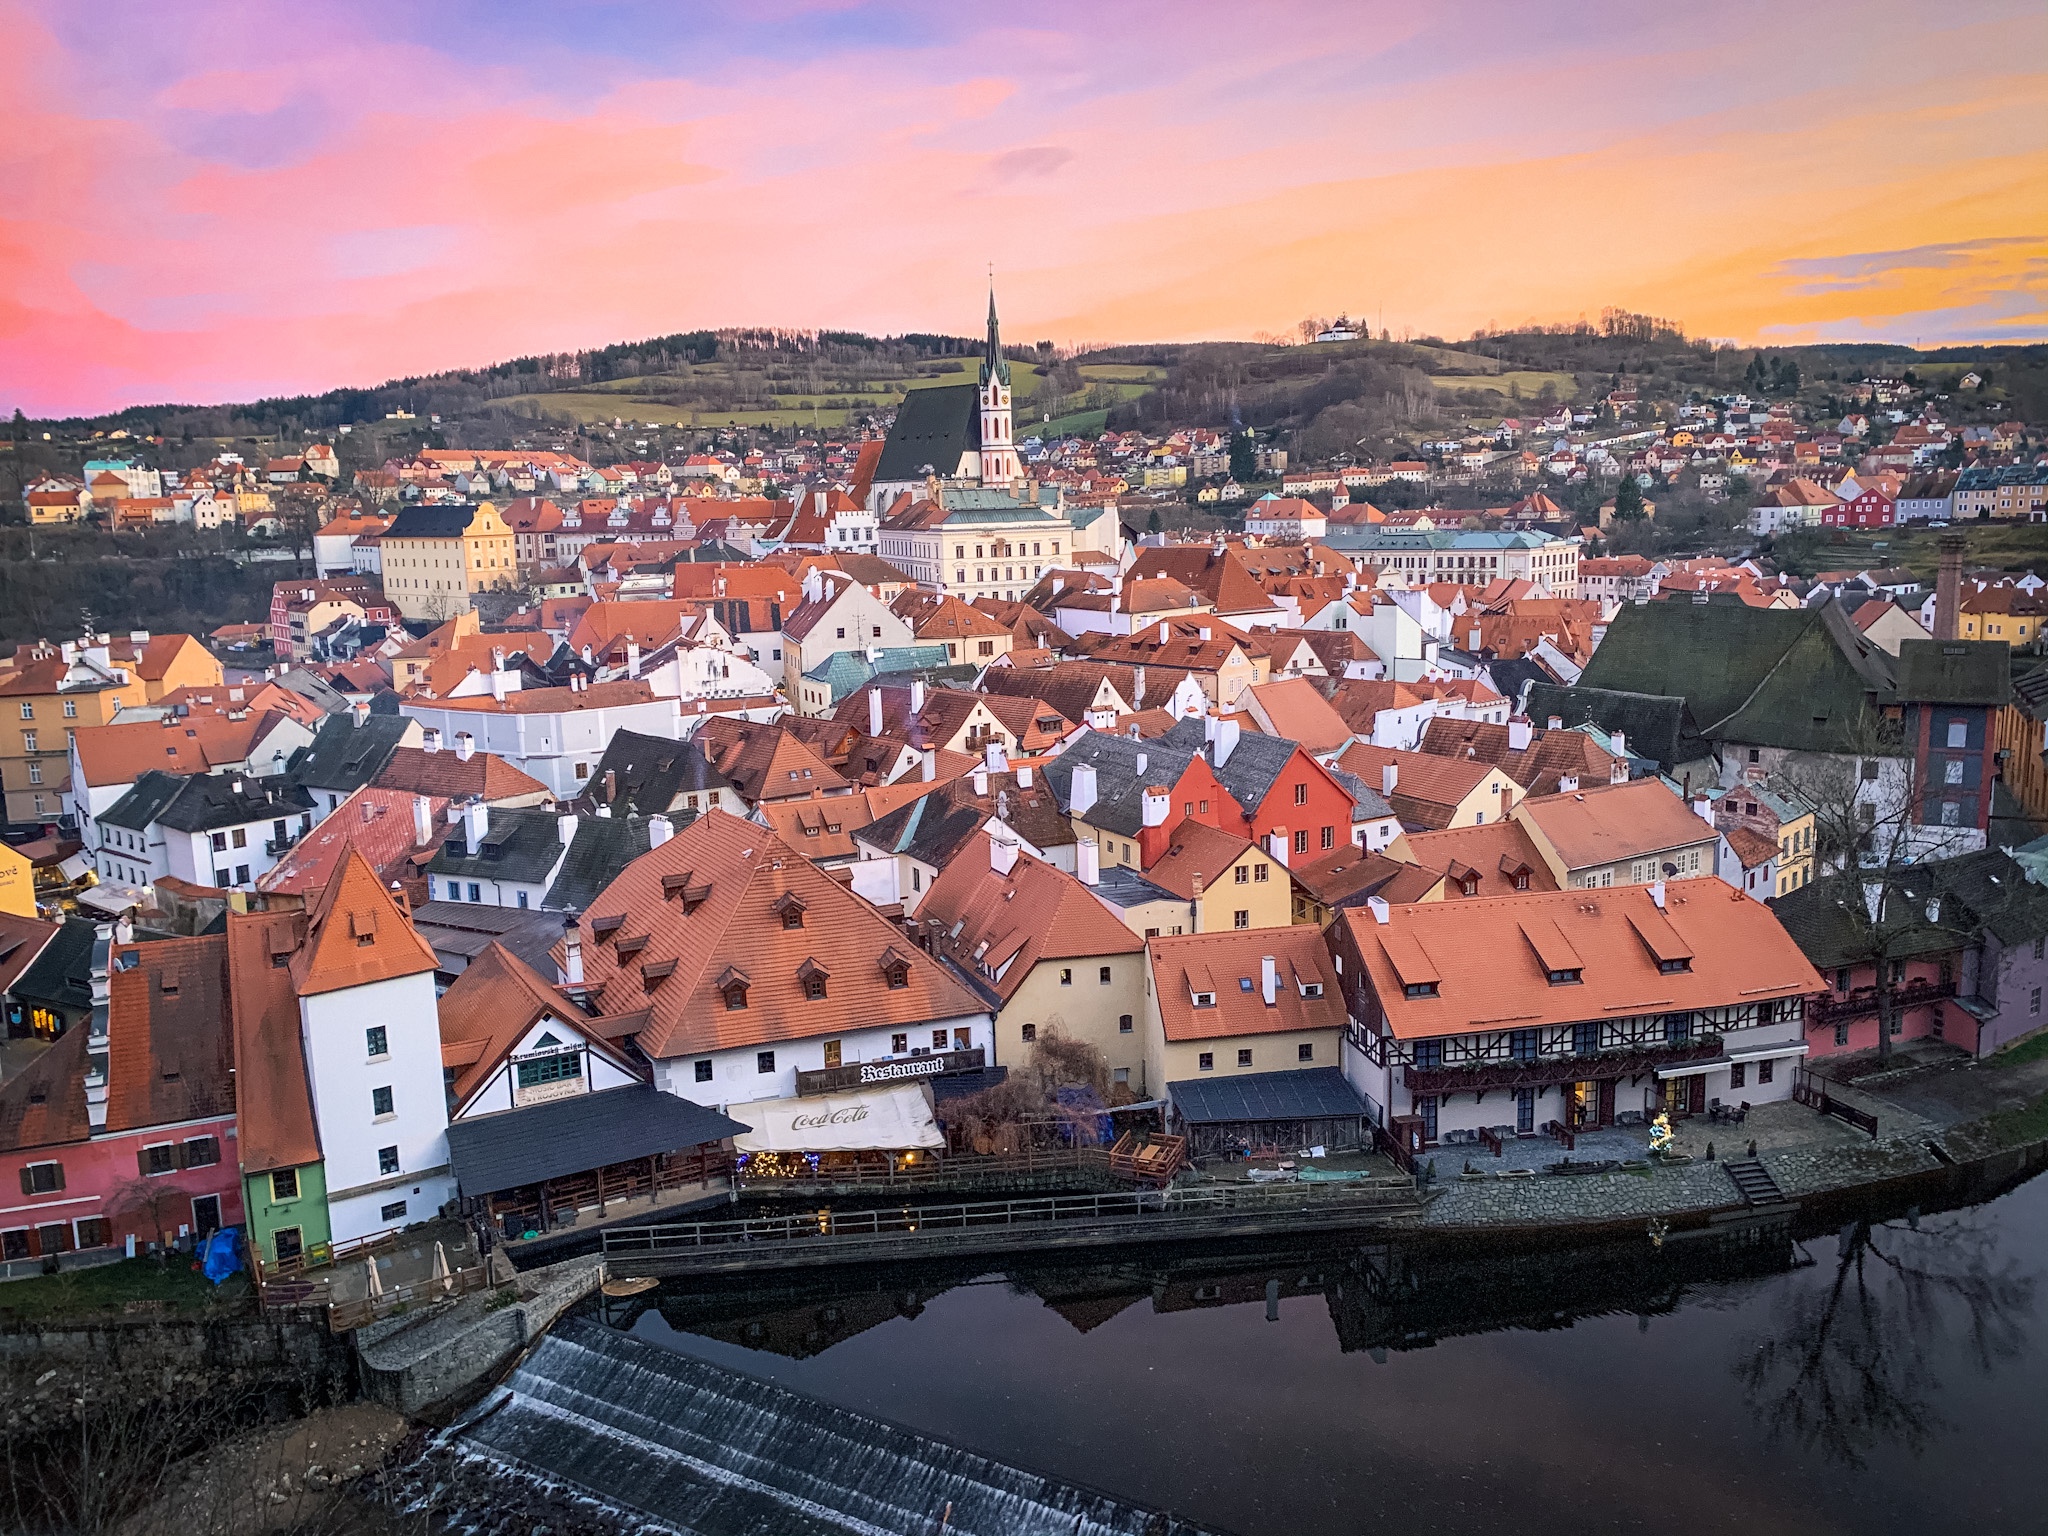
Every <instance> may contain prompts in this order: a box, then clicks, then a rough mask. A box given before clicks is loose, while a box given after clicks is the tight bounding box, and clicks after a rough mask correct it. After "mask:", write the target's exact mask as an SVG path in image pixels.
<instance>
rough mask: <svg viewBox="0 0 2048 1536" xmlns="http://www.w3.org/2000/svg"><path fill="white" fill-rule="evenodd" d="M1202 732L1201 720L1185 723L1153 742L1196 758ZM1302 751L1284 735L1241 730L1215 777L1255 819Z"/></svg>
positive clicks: (1248, 814)
mask: <svg viewBox="0 0 2048 1536" xmlns="http://www.w3.org/2000/svg"><path fill="white" fill-rule="evenodd" d="M1202 731H1203V723H1202V722H1201V721H1200V720H1193V719H1190V720H1183V721H1181V722H1180V723H1179V724H1178V725H1176V726H1174V727H1173V728H1172V729H1171V730H1169V731H1167V732H1166V733H1165V734H1164V735H1161V736H1158V737H1155V738H1154V740H1156V741H1163V742H1168V743H1170V744H1171V745H1173V746H1176V747H1184V748H1186V749H1187V751H1188V753H1189V755H1190V756H1194V755H1197V754H1199V753H1200V752H1201V750H1202ZM1300 750H1301V744H1300V743H1299V742H1295V741H1290V740H1289V739H1288V738H1287V737H1285V736H1268V735H1266V734H1265V733H1264V732H1262V731H1241V732H1240V733H1239V734H1238V738H1237V745H1236V746H1234V747H1232V748H1231V749H1230V755H1229V756H1228V757H1226V758H1225V759H1224V760H1223V762H1222V764H1221V765H1220V766H1216V767H1215V772H1216V777H1217V778H1219V779H1221V780H1222V781H1223V787H1224V788H1225V789H1227V790H1229V791H1230V798H1231V799H1233V800H1235V801H1236V802H1237V803H1238V805H1239V807H1240V808H1242V809H1243V811H1244V813H1245V815H1247V816H1255V815H1257V814H1258V810H1259V807H1260V806H1262V805H1264V804H1265V803H1266V796H1267V795H1269V794H1271V793H1272V792H1273V781H1274V780H1275V779H1277V778H1279V777H1280V775H1281V774H1282V773H1283V772H1285V771H1286V768H1287V765H1288V764H1289V763H1290V762H1292V761H1293V760H1294V754H1295V753H1296V752H1299V751H1300Z"/></svg>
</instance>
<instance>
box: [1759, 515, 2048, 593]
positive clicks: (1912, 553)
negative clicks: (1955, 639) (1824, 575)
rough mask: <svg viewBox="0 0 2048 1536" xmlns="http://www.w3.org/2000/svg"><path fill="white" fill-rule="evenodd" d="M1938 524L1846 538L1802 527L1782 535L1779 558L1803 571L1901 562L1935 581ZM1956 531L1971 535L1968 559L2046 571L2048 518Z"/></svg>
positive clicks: (1790, 567) (1996, 567)
mask: <svg viewBox="0 0 2048 1536" xmlns="http://www.w3.org/2000/svg"><path fill="white" fill-rule="evenodd" d="M1943 531H1944V530H1942V529H1939V528H1926V527H1915V528H1899V529H1893V530H1890V531H1889V532H1885V533H1877V532H1870V533H1851V532H1846V531H1845V533H1844V536H1843V537H1842V538H1840V539H1839V540H1838V539H1835V538H1831V537H1829V536H1828V535H1826V534H1821V533H1809V532H1801V533H1797V534H1790V535H1786V536H1784V537H1781V538H1779V539H1778V540H1777V541H1776V544H1775V546H1774V548H1775V549H1776V551H1777V554H1778V560H1779V563H1780V564H1781V565H1783V566H1784V567H1785V568H1786V569H1787V570H1789V571H1791V572H1792V573H1793V574H1795V575H1799V576H1811V575H1813V574H1814V573H1815V572H1816V571H1840V570H1849V569H1853V568H1857V567H1861V566H1877V565H1888V566H1903V567H1905V568H1906V569H1907V570H1909V571H1911V572H1912V573H1913V574H1914V575H1915V576H1916V577H1918V578H1919V579H1920V580H1921V581H1923V582H1926V583H1927V584H1928V585H1930V586H1931V585H1932V584H1933V582H1934V570H1935V565H1936V563H1937V560H1938V554H1939V552H1938V550H1937V549H1936V540H1938V539H1939V538H1940V537H1941V535H1942V533H1943ZM1953 531H1955V532H1959V533H1961V534H1962V535H1963V536H1964V537H1965V538H1966V539H1967V540H1968V541H1969V550H1968V553H1967V554H1966V555H1965V557H1964V558H1965V560H1966V562H1967V563H1968V564H1970V565H1973V566H1988V567H1990V568H1992V569H1994V570H2001V571H2016V570H2036V571H2044V572H2048V523H1970V524H1967V525H1961V524H1959V525H1958V526H1957V527H1956V528H1955V529H1954V530H1953Z"/></svg>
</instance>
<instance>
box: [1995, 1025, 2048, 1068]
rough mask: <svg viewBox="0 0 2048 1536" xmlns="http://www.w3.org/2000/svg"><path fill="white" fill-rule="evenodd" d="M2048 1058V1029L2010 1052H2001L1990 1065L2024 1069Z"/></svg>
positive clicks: (2024, 1041)
mask: <svg viewBox="0 0 2048 1536" xmlns="http://www.w3.org/2000/svg"><path fill="white" fill-rule="evenodd" d="M2044 1057H2048V1029H2044V1030H2042V1031H2041V1032H2040V1033H2038V1034H2036V1035H2034V1036H2032V1037H2031V1038H2029V1039H2026V1040H2022V1041H2021V1042H2020V1043H2019V1044H2018V1045H2016V1046H2014V1047H2013V1048H2012V1049H2011V1050H2009V1051H2000V1052H1999V1053H1998V1054H1997V1055H1996V1056H1994V1057H1992V1058H1991V1060H1990V1062H1989V1065H1991V1066H1994V1067H2023V1066H2025V1065H2026V1064H2027V1063H2028V1062H2030V1061H2040V1060H2042V1059H2043V1058H2044Z"/></svg>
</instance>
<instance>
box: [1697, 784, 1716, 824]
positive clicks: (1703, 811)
mask: <svg viewBox="0 0 2048 1536" xmlns="http://www.w3.org/2000/svg"><path fill="white" fill-rule="evenodd" d="M1692 813H1693V815H1695V816H1697V817H1699V819H1700V820H1701V821H1704V822H1705V823H1706V824H1707V825H1708V826H1710V827H1711V826H1712V825H1713V824H1714V806H1713V803H1712V802H1711V801H1710V800H1708V799H1707V796H1706V792H1705V791H1704V790H1696V791H1694V793H1693V797H1692Z"/></svg>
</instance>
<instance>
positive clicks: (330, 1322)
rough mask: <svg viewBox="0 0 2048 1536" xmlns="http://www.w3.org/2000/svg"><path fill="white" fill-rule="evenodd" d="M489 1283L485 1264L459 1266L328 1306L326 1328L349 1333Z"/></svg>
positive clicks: (480, 1288)
mask: <svg viewBox="0 0 2048 1536" xmlns="http://www.w3.org/2000/svg"><path fill="white" fill-rule="evenodd" d="M489 1284H490V1281H489V1278H488V1275H487V1272H486V1271H485V1269H484V1267H483V1266H482V1265H477V1266H476V1267H474V1268H472V1269H458V1270H456V1271H454V1272H453V1273H452V1274H449V1275H445V1276H443V1277H442V1278H441V1279H438V1280H433V1279H429V1280H416V1281H413V1282H412V1283H411V1284H408V1285H394V1286H392V1287H391V1289H390V1290H388V1291H384V1292H382V1293H380V1294H379V1295H376V1296H370V1297H366V1298H364V1299H363V1300H361V1301H337V1302H335V1303H333V1304H332V1305H330V1306H329V1307H328V1309H327V1327H328V1331H329V1332H332V1333H346V1332H348V1331H349V1330H350V1329H352V1328H360V1327H362V1326H363V1325H364V1324H365V1323H373V1322H375V1321H376V1320H377V1319H378V1318H380V1317H390V1316H393V1315H394V1314H396V1313H399V1312H405V1311H409V1310H410V1309H411V1308H413V1307H415V1306H422V1305H425V1304H427V1303H429V1302H435V1301H442V1300H446V1299H449V1298H452V1297H456V1296H467V1295H469V1294H470V1293H471V1292H472V1291H481V1290H483V1289H484V1288H485V1287H486V1286H488V1285H489Z"/></svg>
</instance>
